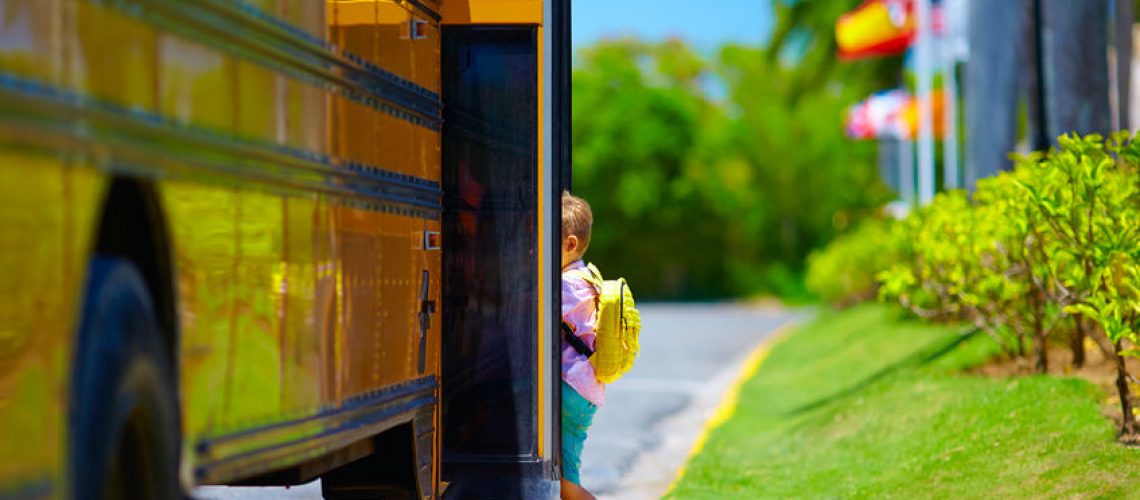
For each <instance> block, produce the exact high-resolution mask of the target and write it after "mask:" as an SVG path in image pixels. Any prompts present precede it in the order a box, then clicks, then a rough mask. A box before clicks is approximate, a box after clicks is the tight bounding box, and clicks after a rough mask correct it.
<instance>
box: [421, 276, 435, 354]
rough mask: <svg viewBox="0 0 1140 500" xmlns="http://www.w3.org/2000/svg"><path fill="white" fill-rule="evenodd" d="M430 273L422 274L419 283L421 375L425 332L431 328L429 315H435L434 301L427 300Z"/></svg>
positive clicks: (424, 350) (425, 340) (425, 345)
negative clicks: (421, 279)
mask: <svg viewBox="0 0 1140 500" xmlns="http://www.w3.org/2000/svg"><path fill="white" fill-rule="evenodd" d="M430 278H431V273H429V272H428V270H426V269H425V270H424V272H423V281H422V282H421V283H420V314H419V317H420V362H419V373H420V374H423V372H424V368H425V367H424V364H425V363H426V362H427V360H426V356H427V332H428V328H431V315H432V314H433V313H435V301H434V300H429V299H430V297H429V296H428V288H429V283H430V282H431V279H430Z"/></svg>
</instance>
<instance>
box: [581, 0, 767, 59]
mask: <svg viewBox="0 0 1140 500" xmlns="http://www.w3.org/2000/svg"><path fill="white" fill-rule="evenodd" d="M571 2H572V6H571V11H572V13H573V14H572V21H571V22H572V29H573V30H574V46H575V47H579V46H582V45H589V44H591V43H593V42H596V41H598V40H599V39H602V38H608V37H615V36H636V37H639V38H645V39H649V40H660V39H664V38H668V37H671V36H680V37H682V38H684V39H686V40H689V41H690V42H691V43H693V44H694V45H695V46H696V47H697V48H699V49H701V50H711V49H713V48H715V47H716V46H717V45H720V44H721V43H723V42H727V41H733V42H738V43H747V44H761V43H764V42H765V41H766V40H767V38H768V34H769V33H770V32H771V31H772V6H771V0H720V1H716V2H712V1H703V0H571Z"/></svg>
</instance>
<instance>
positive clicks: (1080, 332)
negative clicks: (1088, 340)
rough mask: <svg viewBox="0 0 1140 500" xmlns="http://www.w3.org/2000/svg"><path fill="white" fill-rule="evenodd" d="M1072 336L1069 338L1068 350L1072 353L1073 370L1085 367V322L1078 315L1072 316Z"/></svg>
mask: <svg viewBox="0 0 1140 500" xmlns="http://www.w3.org/2000/svg"><path fill="white" fill-rule="evenodd" d="M1073 325H1074V326H1075V328H1073V334H1072V335H1071V336H1070V337H1069V350H1070V351H1072V352H1073V368H1078V369H1079V368H1082V367H1084V366H1085V322H1084V321H1083V320H1082V319H1081V317H1080V316H1079V315H1074V316H1073Z"/></svg>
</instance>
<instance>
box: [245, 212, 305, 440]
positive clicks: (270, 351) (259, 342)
mask: <svg viewBox="0 0 1140 500" xmlns="http://www.w3.org/2000/svg"><path fill="white" fill-rule="evenodd" d="M283 212H284V202H283V200H282V199H281V198H280V197H278V196H274V195H269V194H265V193H262V192H259V191H253V190H242V191H239V192H238V214H239V215H238V234H237V240H236V244H237V248H238V250H237V251H238V256H237V260H238V267H237V272H236V273H235V274H234V275H233V276H232V277H231V285H230V286H231V287H233V288H234V312H235V315H234V318H233V328H234V331H233V332H232V333H231V335H233V340H234V344H233V348H232V351H231V354H230V355H231V356H232V357H233V358H232V359H231V360H230V365H231V367H230V369H229V370H227V371H228V372H229V373H230V377H229V380H228V381H227V382H228V384H229V387H230V390H229V391H228V392H227V396H226V413H225V422H226V424H228V425H231V426H234V427H250V426H257V425H262V424H264V423H266V422H271V421H274V420H276V419H277V417H279V416H280V414H281V407H282V401H283V398H284V392H285V388H284V387H283V386H282V377H281V375H282V372H283V370H284V367H283V366H282V364H283V359H282V348H281V341H282V337H283V334H284V332H283V330H282V324H281V317H282V316H284V307H285V301H284V294H283V293H282V289H283V287H284V280H285V263H284V262H283V257H284V251H283V245H284V241H283V240H284V237H283V229H284V221H283ZM315 409H316V408H313V410H315Z"/></svg>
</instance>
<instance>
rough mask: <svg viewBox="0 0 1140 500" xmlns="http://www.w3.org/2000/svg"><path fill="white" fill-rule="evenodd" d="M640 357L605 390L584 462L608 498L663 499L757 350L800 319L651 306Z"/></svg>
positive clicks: (586, 478)
mask: <svg viewBox="0 0 1140 500" xmlns="http://www.w3.org/2000/svg"><path fill="white" fill-rule="evenodd" d="M640 310H641V313H642V337H641V346H642V347H641V349H642V351H641V356H640V357H639V358H638V360H637V365H635V366H634V368H633V370H631V371H630V372H629V373H628V374H626V376H625V377H623V378H622V379H621V380H619V381H617V382H615V383H614V384H611V385H610V386H609V387H607V388H606V404H605V406H603V407H602V408H601V409H600V410H599V411H598V414H597V416H596V417H595V420H594V425H593V427H592V428H591V429H590V433H589V437H588V438H587V440H586V448H585V451H584V453H583V456H582V463H583V465H582V482H583V484H584V485H585V486H586V487H587V488H589V489H590V490H591V491H593V492H594V493H595V494H598V495H599V496H601V497H603V498H615V499H618V498H620V499H641V498H658V497H659V496H660V495H661V493H663V492H664V491H665V489H666V488H667V487H668V486H669V483H670V482H672V480H673V478H674V477H675V476H676V471H677V469H678V468H679V467H680V466H681V465H682V464H683V463H684V460H685V458H686V457H687V456H688V453H689V450H690V449H691V447H692V443H693V441H694V440H695V438H696V436H697V434H698V433H699V432H700V430H701V428H702V427H703V424H704V422H705V420H706V419H707V418H708V417H709V415H710V413H711V412H712V410H713V409H715V407H716V405H717V404H718V403H719V402H720V396H721V394H722V393H723V391H724V389H725V388H726V386H727V385H729V384H730V383H731V381H732V380H733V379H734V378H735V376H736V374H737V371H738V369H739V366H740V364H741V363H742V362H743V361H744V358H746V357H747V356H748V354H750V353H751V351H752V350H753V348H754V347H755V346H756V345H757V344H759V343H760V342H761V341H762V340H764V339H765V338H767V337H768V336H769V335H770V334H772V333H773V332H774V331H775V330H776V329H778V328H779V326H781V325H783V324H786V323H787V322H788V321H790V320H792V319H794V318H795V314H794V313H791V312H788V311H784V310H776V309H757V308H754V307H748V306H741V305H728V304H725V305H703V304H702V305H656V304H652V305H645V306H642V307H641V308H640Z"/></svg>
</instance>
